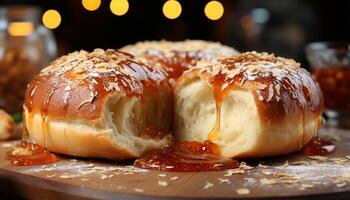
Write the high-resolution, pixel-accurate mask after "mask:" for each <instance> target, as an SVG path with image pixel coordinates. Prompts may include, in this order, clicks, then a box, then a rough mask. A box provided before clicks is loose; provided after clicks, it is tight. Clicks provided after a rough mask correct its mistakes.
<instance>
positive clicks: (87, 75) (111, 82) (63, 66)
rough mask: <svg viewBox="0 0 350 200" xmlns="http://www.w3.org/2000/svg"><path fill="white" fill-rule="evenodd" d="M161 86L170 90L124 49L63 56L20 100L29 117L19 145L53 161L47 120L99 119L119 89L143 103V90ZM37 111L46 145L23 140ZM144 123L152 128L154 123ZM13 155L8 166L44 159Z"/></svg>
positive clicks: (153, 132)
mask: <svg viewBox="0 0 350 200" xmlns="http://www.w3.org/2000/svg"><path fill="white" fill-rule="evenodd" d="M160 85H163V88H164V87H165V88H168V89H169V91H170V90H171V87H170V84H169V83H168V82H167V80H166V79H165V75H164V74H163V73H162V72H159V71H156V70H154V69H153V68H151V67H149V66H148V65H146V64H143V63H141V62H138V61H136V60H135V59H134V57H133V56H132V55H130V54H127V53H124V52H119V51H115V50H110V49H109V50H106V51H104V50H102V49H96V50H94V51H93V52H91V53H88V52H86V51H80V52H74V53H71V54H69V55H67V56H63V57H61V58H59V59H57V60H56V61H54V62H53V63H51V65H50V66H48V67H47V68H45V69H43V70H42V71H41V73H40V74H39V75H37V76H36V77H35V78H34V79H33V81H32V82H31V83H30V84H29V85H28V88H27V91H26V97H25V101H24V108H26V109H27V111H28V117H27V119H25V120H24V123H23V124H24V129H23V130H24V134H23V138H22V144H21V145H22V147H23V148H26V149H27V150H29V151H32V154H33V155H35V156H36V155H37V154H40V155H41V156H44V157H45V155H47V156H48V157H49V158H48V159H49V160H50V161H52V160H54V159H52V156H51V154H50V153H49V152H48V150H47V149H46V147H49V146H50V144H48V143H47V138H46V137H47V134H46V133H47V132H48V128H49V120H50V119H52V118H55V119H66V118H67V117H68V116H69V118H79V119H86V120H90V121H97V120H98V119H99V117H100V116H101V112H102V109H103V104H104V103H105V101H106V99H107V97H108V96H109V95H112V94H113V93H115V92H120V93H121V95H125V96H127V97H131V96H135V97H138V98H140V99H141V101H144V94H145V92H146V91H147V92H149V93H152V92H157V91H158V88H160ZM35 113H39V114H41V120H42V123H41V124H42V131H43V132H44V134H43V138H42V141H43V144H44V147H39V146H38V145H35V144H29V143H27V138H26V130H27V129H28V131H29V132H32V130H33V127H32V124H33V116H34V114H35ZM25 124H27V126H25ZM145 126H146V127H147V126H149V127H152V124H150V125H147V124H146V125H145ZM140 127H141V126H140ZM139 132H140V133H142V134H150V137H152V136H157V137H158V138H160V137H163V136H164V135H165V134H167V133H165V131H162V130H155V128H154V127H152V128H150V130H148V129H147V130H145V131H144V130H140V131H139ZM63 134H66V133H63ZM30 158H31V156H29V158H28V159H30ZM45 158H46V157H45ZM14 159H15V158H14V157H10V160H11V162H12V164H14V163H16V165H28V164H30V163H32V164H39V163H40V162H42V164H43V163H45V162H46V161H47V160H46V159H39V160H35V161H32V162H29V161H22V160H23V159H25V158H22V157H18V160H17V161H16V159H15V160H14Z"/></svg>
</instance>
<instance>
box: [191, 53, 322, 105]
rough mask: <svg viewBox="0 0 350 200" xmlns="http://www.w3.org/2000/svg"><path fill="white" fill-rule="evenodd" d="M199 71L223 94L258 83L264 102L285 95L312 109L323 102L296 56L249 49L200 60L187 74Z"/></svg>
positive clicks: (279, 98)
mask: <svg viewBox="0 0 350 200" xmlns="http://www.w3.org/2000/svg"><path fill="white" fill-rule="evenodd" d="M193 72H195V73H199V74H201V75H203V77H205V78H207V80H208V82H209V83H210V84H211V85H212V86H213V87H216V88H218V89H219V90H220V91H221V92H222V93H223V94H224V93H225V92H226V91H228V90H230V89H231V88H232V87H234V86H235V87H241V88H244V87H245V85H246V84H247V83H248V82H249V83H253V84H256V87H255V95H256V97H257V99H258V100H259V101H261V102H279V101H280V100H281V99H282V98H283V94H287V95H288V96H289V97H290V98H291V99H294V100H296V102H297V103H298V105H300V106H306V105H309V104H311V107H312V108H311V109H312V110H317V109H319V108H320V105H321V97H320V96H319V94H320V93H321V92H320V89H319V88H318V86H317V84H316V83H315V81H314V80H313V79H312V77H311V75H310V73H309V72H308V71H306V70H305V69H303V68H300V64H299V63H297V62H295V61H294V60H292V59H286V58H282V57H275V56H274V55H273V54H268V53H257V52H246V53H242V54H240V55H237V56H226V57H221V58H219V59H218V60H214V61H211V62H209V61H200V62H198V63H197V65H196V66H195V67H193V68H191V69H189V70H187V71H186V72H185V73H193Z"/></svg>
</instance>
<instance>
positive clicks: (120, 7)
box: [109, 0, 129, 16]
mask: <svg viewBox="0 0 350 200" xmlns="http://www.w3.org/2000/svg"><path fill="white" fill-rule="evenodd" d="M109 8H110V9H111V11H112V13H113V14H115V15H118V16H121V15H125V13H127V12H128V10H129V2H128V0H112V1H111V3H110V4H109Z"/></svg>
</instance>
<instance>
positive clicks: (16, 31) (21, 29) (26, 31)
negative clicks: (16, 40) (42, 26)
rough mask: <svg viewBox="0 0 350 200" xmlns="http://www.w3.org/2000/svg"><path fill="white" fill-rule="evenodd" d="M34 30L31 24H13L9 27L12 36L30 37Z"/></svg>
mask: <svg viewBox="0 0 350 200" xmlns="http://www.w3.org/2000/svg"><path fill="white" fill-rule="evenodd" d="M33 30H34V26H33V23H31V22H12V23H10V25H9V26H8V29H7V31H8V33H9V34H10V35H12V36H26V35H30V34H31V33H32V32H33Z"/></svg>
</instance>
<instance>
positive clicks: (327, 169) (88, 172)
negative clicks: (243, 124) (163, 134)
mask: <svg viewBox="0 0 350 200" xmlns="http://www.w3.org/2000/svg"><path fill="white" fill-rule="evenodd" d="M320 135H321V137H322V138H328V139H331V140H334V141H335V144H336V147H337V149H336V152H335V153H334V154H332V155H330V156H327V157H317V156H316V157H306V156H303V155H299V154H292V155H287V156H282V157H275V158H270V159H264V160H248V161H245V162H246V163H247V165H244V164H243V165H241V167H240V168H239V169H234V170H225V171H218V172H197V173H192V172H186V173H177V172H159V171H148V170H142V169H138V168H135V167H133V166H132V162H130V163H118V162H110V161H104V160H86V159H77V158H73V157H62V159H61V160H60V161H59V162H57V163H55V164H48V165H41V166H30V167H13V166H10V165H9V162H8V161H7V160H6V155H5V154H6V152H7V151H8V150H10V149H11V148H12V146H13V145H14V144H16V142H18V141H11V142H9V141H7V142H1V143H0V177H1V178H0V192H1V193H2V194H7V195H9V196H20V197H24V198H35V199H62V198H65V199H87V198H99V199H101V198H104V199H173V198H181V199H195V198H215V199H218V198H230V199H241V198H248V199H254V198H259V199H263V198H266V199H270V198H276V199H278V198H283V197H289V198H290V199H295V198H296V199H305V198H315V199H322V198H332V199H347V198H350V152H349V151H350V130H341V129H335V128H326V127H324V128H322V129H321V131H320Z"/></svg>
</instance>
